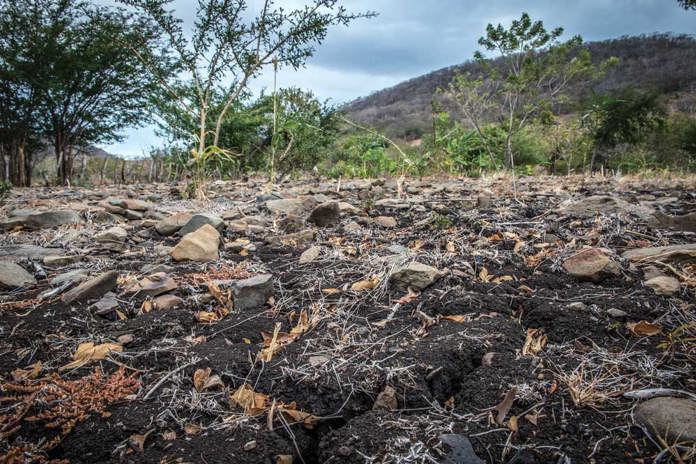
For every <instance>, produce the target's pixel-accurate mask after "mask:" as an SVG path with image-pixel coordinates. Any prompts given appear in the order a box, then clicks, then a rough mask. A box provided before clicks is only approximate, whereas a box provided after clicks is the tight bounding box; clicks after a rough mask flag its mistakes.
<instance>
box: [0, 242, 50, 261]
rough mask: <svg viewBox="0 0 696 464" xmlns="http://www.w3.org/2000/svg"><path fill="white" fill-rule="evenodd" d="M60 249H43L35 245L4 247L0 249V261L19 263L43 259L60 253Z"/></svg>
mask: <svg viewBox="0 0 696 464" xmlns="http://www.w3.org/2000/svg"><path fill="white" fill-rule="evenodd" d="M62 251H63V250H61V249H60V248H43V247H40V246H36V245H6V246H1V247H0V259H4V260H7V261H20V260H22V259H43V258H45V257H46V256H54V255H57V254H59V253H61V252H62Z"/></svg>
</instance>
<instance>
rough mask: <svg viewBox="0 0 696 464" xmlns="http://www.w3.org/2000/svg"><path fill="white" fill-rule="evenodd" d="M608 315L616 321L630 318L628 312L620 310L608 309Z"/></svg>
mask: <svg viewBox="0 0 696 464" xmlns="http://www.w3.org/2000/svg"><path fill="white" fill-rule="evenodd" d="M607 314H608V315H609V316H611V317H613V318H614V319H623V318H624V317H626V316H628V313H627V312H626V311H622V310H620V309H619V308H609V309H607Z"/></svg>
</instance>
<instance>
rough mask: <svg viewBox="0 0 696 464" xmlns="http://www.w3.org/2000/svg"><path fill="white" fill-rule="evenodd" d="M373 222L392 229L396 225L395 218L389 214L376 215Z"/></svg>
mask: <svg viewBox="0 0 696 464" xmlns="http://www.w3.org/2000/svg"><path fill="white" fill-rule="evenodd" d="M375 222H376V223H377V225H379V226H380V227H384V228H385V229H393V228H394V227H396V226H397V225H398V224H397V222H396V219H394V218H393V217H391V216H377V217H376V218H375Z"/></svg>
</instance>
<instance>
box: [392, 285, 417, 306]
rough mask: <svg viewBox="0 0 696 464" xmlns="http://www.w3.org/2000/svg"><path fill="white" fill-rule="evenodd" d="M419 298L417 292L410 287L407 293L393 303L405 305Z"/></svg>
mask: <svg viewBox="0 0 696 464" xmlns="http://www.w3.org/2000/svg"><path fill="white" fill-rule="evenodd" d="M419 296H420V293H419V292H416V291H415V290H413V289H412V288H411V287H408V293H407V294H406V295H404V296H402V297H401V298H399V299H398V300H396V302H395V303H397V304H400V305H406V304H409V303H410V302H412V301H413V300H415V299H417V298H418V297H419Z"/></svg>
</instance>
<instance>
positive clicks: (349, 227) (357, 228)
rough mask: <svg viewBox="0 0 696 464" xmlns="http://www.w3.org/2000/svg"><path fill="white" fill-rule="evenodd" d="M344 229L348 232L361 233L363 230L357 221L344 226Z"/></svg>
mask: <svg viewBox="0 0 696 464" xmlns="http://www.w3.org/2000/svg"><path fill="white" fill-rule="evenodd" d="M343 231H344V232H345V233H347V234H359V233H360V232H362V226H361V225H360V224H358V223H357V222H355V221H351V222H349V223H348V224H346V225H344V226H343Z"/></svg>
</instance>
